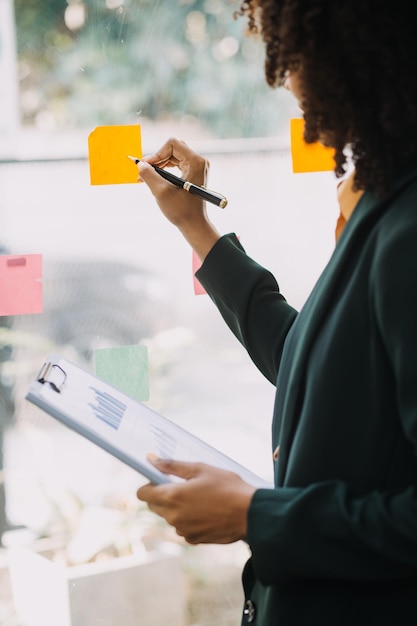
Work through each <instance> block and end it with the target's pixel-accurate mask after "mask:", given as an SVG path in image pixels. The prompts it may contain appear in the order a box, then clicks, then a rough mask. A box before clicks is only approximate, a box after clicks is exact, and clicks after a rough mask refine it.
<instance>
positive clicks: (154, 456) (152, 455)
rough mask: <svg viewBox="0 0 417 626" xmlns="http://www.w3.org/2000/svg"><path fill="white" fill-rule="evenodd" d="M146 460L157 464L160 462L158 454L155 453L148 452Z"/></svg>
mask: <svg viewBox="0 0 417 626" xmlns="http://www.w3.org/2000/svg"><path fill="white" fill-rule="evenodd" d="M146 458H147V459H148V461H150V462H151V463H156V462H158V461H159V460H160V458H159V456H158V455H157V454H155V452H148V454H147V455H146Z"/></svg>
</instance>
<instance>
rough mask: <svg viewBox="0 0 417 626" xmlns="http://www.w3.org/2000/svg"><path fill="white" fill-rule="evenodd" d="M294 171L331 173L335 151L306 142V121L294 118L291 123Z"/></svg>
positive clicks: (318, 144) (296, 172)
mask: <svg viewBox="0 0 417 626" xmlns="http://www.w3.org/2000/svg"><path fill="white" fill-rule="evenodd" d="M290 133H291V156H292V170H293V172H294V173H295V174H299V173H301V172H329V171H332V170H334V159H333V156H334V150H333V148H327V147H326V146H323V144H321V143H319V142H317V143H310V144H309V143H306V142H305V141H304V137H303V133H304V120H303V119H302V118H293V119H292V120H291V121H290Z"/></svg>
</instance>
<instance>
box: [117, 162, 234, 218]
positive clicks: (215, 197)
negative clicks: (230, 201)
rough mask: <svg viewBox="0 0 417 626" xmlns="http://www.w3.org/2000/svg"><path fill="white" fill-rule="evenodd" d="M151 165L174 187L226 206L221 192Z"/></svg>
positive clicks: (225, 200) (221, 206) (220, 205)
mask: <svg viewBox="0 0 417 626" xmlns="http://www.w3.org/2000/svg"><path fill="white" fill-rule="evenodd" d="M127 158H128V159H130V160H131V161H133V162H134V163H136V165H138V164H139V163H140V162H141V161H140V159H138V158H137V157H133V156H128V157H127ZM149 165H152V163H149ZM152 167H153V169H154V170H155V171H156V172H158V174H159V175H160V176H162V178H165V180H167V181H169V182H170V183H172V184H173V185H175V186H176V187H180V188H181V189H185V191H188V192H189V193H192V194H193V195H194V196H198V197H199V198H201V199H202V200H206V201H207V202H211V204H216V205H217V206H219V207H220V208H221V209H224V208H225V207H226V206H227V199H226V198H225V197H224V196H222V195H221V194H219V193H216V192H215V191H209V190H208V189H205V187H199V186H198V185H194V183H190V182H189V181H188V180H184V179H183V178H180V177H179V176H175V174H171V172H167V171H166V170H164V169H162V167H158V166H157V165H152Z"/></svg>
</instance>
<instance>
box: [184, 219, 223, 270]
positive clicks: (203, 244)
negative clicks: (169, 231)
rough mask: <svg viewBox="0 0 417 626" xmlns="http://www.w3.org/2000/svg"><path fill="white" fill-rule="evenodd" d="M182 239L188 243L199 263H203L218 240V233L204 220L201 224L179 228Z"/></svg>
mask: <svg viewBox="0 0 417 626" xmlns="http://www.w3.org/2000/svg"><path fill="white" fill-rule="evenodd" d="M180 230H181V233H182V235H183V237H184V238H185V239H186V240H187V241H188V243H189V244H190V246H191V247H192V248H193V250H194V252H195V253H196V254H197V256H198V258H199V259H200V261H201V262H203V261H204V259H205V258H206V256H207V254H208V253H209V252H210V250H211V249H212V247H213V246H214V244H215V243H216V242H217V241H218V240H219V239H220V237H221V235H220V233H219V232H218V231H217V230H216V228H214V226H213V225H212V224H211V223H210V222H209V221H208V220H205V221H204V222H203V223H202V224H199V225H198V226H196V225H187V226H183V227H182V228H180Z"/></svg>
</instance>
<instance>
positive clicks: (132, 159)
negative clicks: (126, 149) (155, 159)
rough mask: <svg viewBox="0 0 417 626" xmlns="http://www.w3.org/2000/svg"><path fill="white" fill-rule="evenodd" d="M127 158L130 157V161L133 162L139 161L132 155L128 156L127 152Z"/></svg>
mask: <svg viewBox="0 0 417 626" xmlns="http://www.w3.org/2000/svg"><path fill="white" fill-rule="evenodd" d="M127 158H128V159H130V160H131V161H133V163H136V164H138V163H139V162H140V159H138V158H136V157H134V156H130V155H129V154H128V155H127Z"/></svg>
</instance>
